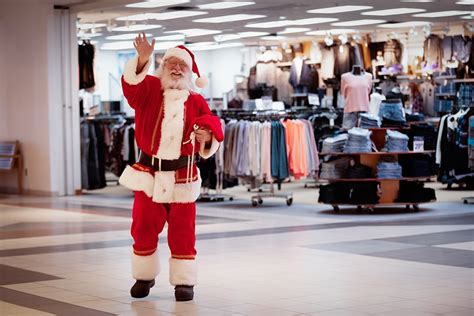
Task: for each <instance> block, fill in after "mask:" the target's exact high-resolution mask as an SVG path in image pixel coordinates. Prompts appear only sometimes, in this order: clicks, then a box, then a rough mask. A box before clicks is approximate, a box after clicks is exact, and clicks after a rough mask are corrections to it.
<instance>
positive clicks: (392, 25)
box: [377, 21, 431, 29]
mask: <svg viewBox="0 0 474 316" xmlns="http://www.w3.org/2000/svg"><path fill="white" fill-rule="evenodd" d="M429 24H431V23H430V22H423V21H410V22H400V23H390V24H381V25H377V27H382V28H385V29H397V28H404V27H414V26H425V25H429Z"/></svg>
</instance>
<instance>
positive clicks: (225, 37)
mask: <svg viewBox="0 0 474 316" xmlns="http://www.w3.org/2000/svg"><path fill="white" fill-rule="evenodd" d="M240 38H241V37H240V35H239V34H218V35H214V40H215V41H216V42H225V41H232V40H236V39H240Z"/></svg>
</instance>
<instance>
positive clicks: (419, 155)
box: [0, 0, 474, 316]
mask: <svg viewBox="0 0 474 316" xmlns="http://www.w3.org/2000/svg"><path fill="white" fill-rule="evenodd" d="M138 1H139V0H136V1H132V0H114V1H112V0H21V1H16V0H5V1H2V2H1V3H0V41H1V42H2V43H3V45H2V49H0V69H2V72H1V74H0V212H1V213H2V215H1V216H0V219H1V221H0V235H1V239H2V242H1V246H0V253H1V259H2V260H1V263H0V293H1V295H0V314H1V315H206V316H208V315H258V316H260V315H262V316H266V315H328V316H329V315H350V316H352V315H355V316H358V315H414V316H415V315H416V316H418V315H451V316H461V315H466V316H467V315H474V270H473V269H474V213H473V211H474V207H473V205H472V204H474V116H473V113H474V46H473V45H472V42H473V41H474V1H473V0H449V1H448V0H418V1H417V0H393V1H382V0H365V1H360V0H352V1H349V0H337V1H334V0H318V1H315V0H295V1H290V2H288V1H283V0H271V1H270V0H253V1H243V0H242V1H240V0H237V1H222V2H217V0H149V1H145V2H138ZM139 34H141V35H140V36H144V37H146V41H148V42H150V43H151V42H152V41H154V52H153V54H152V56H151V58H150V60H149V63H148V64H147V65H149V68H148V70H146V71H145V72H147V73H148V76H153V77H157V76H161V75H160V71H159V70H160V69H161V70H162V69H163V65H164V64H165V60H164V54H165V53H166V52H167V51H168V49H172V48H176V47H177V46H180V45H184V46H185V47H187V48H188V49H189V50H190V51H191V52H192V53H193V54H194V60H195V63H196V64H197V65H198V66H199V72H200V74H201V76H202V77H203V78H204V77H206V78H207V80H208V84H207V86H205V87H203V88H197V87H194V91H195V92H196V93H199V94H200V95H202V97H203V98H204V100H205V101H206V102H207V104H208V105H209V109H210V110H211V111H212V114H213V115H215V116H217V117H218V118H219V121H220V123H221V125H222V132H223V134H224V140H223V142H222V143H220V146H219V148H218V149H217V152H216V153H215V154H214V155H213V156H212V157H210V158H207V159H204V158H200V159H198V160H197V161H196V164H197V167H198V170H199V175H200V178H201V179H202V188H201V191H200V195H199V197H198V199H197V201H196V221H195V234H196V250H197V255H196V257H195V260H196V262H197V263H198V266H199V270H198V281H197V282H196V283H195V284H192V285H194V299H193V300H190V301H186V302H178V301H176V299H175V296H174V290H173V286H174V285H175V284H174V285H171V284H170V279H171V276H170V275H169V274H168V270H171V269H172V268H171V267H170V265H171V263H170V262H171V259H172V258H174V257H173V255H174V254H173V253H171V251H170V249H169V247H168V243H169V244H170V247H172V245H171V243H172V242H169V240H170V239H171V238H170V235H169V234H168V232H167V229H166V227H165V229H164V230H163V232H162V233H161V234H160V235H159V241H158V248H157V249H158V252H159V256H160V258H161V259H160V262H161V272H160V273H159V274H158V275H157V276H156V278H155V285H154V286H153V287H152V288H151V289H150V293H149V295H148V296H146V297H144V298H135V297H131V295H130V287H131V286H132V285H133V283H134V281H135V280H134V277H132V272H131V271H132V270H133V269H134V268H133V267H132V262H131V255H132V245H133V244H134V239H133V238H132V235H131V224H132V208H133V207H134V192H133V191H132V190H130V189H129V188H127V187H126V186H124V185H122V184H120V183H119V179H120V176H121V175H122V174H123V173H124V170H126V168H131V167H132V166H136V165H137V164H139V163H140V162H141V154H142V153H141V149H140V148H139V146H138V144H137V140H136V135H138V134H139V129H138V128H137V132H136V131H135V128H136V123H137V121H138V120H136V117H135V111H136V106H135V105H134V104H130V103H129V102H131V103H133V102H132V101H131V100H130V98H129V99H127V98H126V97H124V92H123V90H122V86H123V85H125V84H129V82H128V81H127V80H126V79H123V78H122V75H123V73H124V72H125V71H127V69H128V68H127V65H129V62H130V60H132V59H133V58H134V57H135V56H136V49H135V47H134V40H135V39H136V37H137V36H138V35H139ZM147 67H148V66H147ZM160 67H161V68H160ZM180 67H181V66H180ZM135 68H136V66H135ZM135 68H134V69H135ZM145 69H146V68H145ZM193 71H194V70H193ZM134 74H137V76H139V75H140V74H139V71H138V68H137V72H136V73H135V71H134ZM143 77H144V76H143ZM124 80H125V81H124ZM141 80H143V78H142V79H141ZM137 84H138V85H139V84H140V83H137ZM157 124H158V123H157ZM160 124H161V123H160ZM156 126H158V125H156ZM137 137H138V136H137ZM193 150H194V148H193ZM157 155H158V154H157ZM160 159H161V158H160ZM160 161H161V160H160ZM153 163H154V162H152V166H153ZM132 168H133V167H132ZM160 168H161V165H160ZM160 171H161V170H160ZM191 174H192V173H191ZM154 181H155V180H154ZM155 183H156V182H155ZM186 184H187V183H186ZM168 214H169V209H168ZM135 251H136V249H135ZM168 258H170V261H169V260H168ZM193 260H194V257H193Z"/></svg>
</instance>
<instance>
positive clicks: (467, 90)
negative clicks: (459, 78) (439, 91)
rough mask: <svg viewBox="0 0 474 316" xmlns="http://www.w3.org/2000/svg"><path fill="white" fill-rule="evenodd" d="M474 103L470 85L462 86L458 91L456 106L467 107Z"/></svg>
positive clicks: (473, 93) (473, 88) (472, 88)
mask: <svg viewBox="0 0 474 316" xmlns="http://www.w3.org/2000/svg"><path fill="white" fill-rule="evenodd" d="M473 103H474V86H473V85H472V84H462V85H461V88H460V89H459V96H458V104H459V105H461V106H469V105H471V104H473Z"/></svg>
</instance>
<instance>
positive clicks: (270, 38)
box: [260, 35, 286, 41]
mask: <svg viewBox="0 0 474 316" xmlns="http://www.w3.org/2000/svg"><path fill="white" fill-rule="evenodd" d="M260 38H261V39H263V40H264V41H281V40H285V39H286V37H285V36H278V35H277V36H275V35H270V36H263V37H260Z"/></svg>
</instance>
